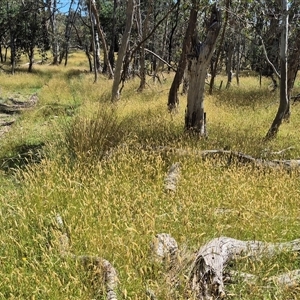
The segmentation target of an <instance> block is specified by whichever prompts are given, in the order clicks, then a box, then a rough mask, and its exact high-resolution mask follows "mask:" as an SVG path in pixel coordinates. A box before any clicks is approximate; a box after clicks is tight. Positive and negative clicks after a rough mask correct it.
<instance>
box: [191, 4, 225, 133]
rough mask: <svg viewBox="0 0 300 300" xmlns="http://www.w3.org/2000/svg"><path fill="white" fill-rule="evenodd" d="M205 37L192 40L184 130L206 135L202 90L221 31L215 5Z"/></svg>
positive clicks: (218, 12)
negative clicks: (200, 40)
mask: <svg viewBox="0 0 300 300" xmlns="http://www.w3.org/2000/svg"><path fill="white" fill-rule="evenodd" d="M207 26H208V28H207V37H206V39H205V41H204V43H201V42H199V41H197V40H196V39H195V38H193V39H192V53H191V54H190V72H189V74H190V75H189V78H190V85H189V91H188V97H187V108H186V114H185V129H186V130H191V131H193V132H197V133H198V134H200V135H201V136H205V135H206V124H205V112H204V88H205V78H206V72H207V68H208V65H209V63H210V60H211V57H212V55H213V52H214V49H215V46H216V41H217V38H218V35H219V32H220V29H221V11H220V10H219V9H218V8H217V6H216V5H214V6H213V7H212V11H211V17H210V22H209V24H208V25H207Z"/></svg>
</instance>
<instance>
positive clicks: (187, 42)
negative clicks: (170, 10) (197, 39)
mask: <svg viewBox="0 0 300 300" xmlns="http://www.w3.org/2000/svg"><path fill="white" fill-rule="evenodd" d="M197 14H198V8H197V5H196V2H195V1H194V2H193V6H192V8H191V11H190V16H189V23H188V27H187V29H186V32H185V36H184V39H183V44H182V51H181V55H180V60H179V64H178V68H177V72H176V74H175V76H174V79H173V82H172V85H171V88H170V91H169V96H168V108H169V110H170V111H173V110H175V109H176V108H177V106H178V105H179V99H178V89H179V86H180V84H181V82H182V79H183V75H184V72H185V69H186V65H187V53H188V50H189V49H190V47H191V37H192V36H193V35H194V31H195V28H196V23H197Z"/></svg>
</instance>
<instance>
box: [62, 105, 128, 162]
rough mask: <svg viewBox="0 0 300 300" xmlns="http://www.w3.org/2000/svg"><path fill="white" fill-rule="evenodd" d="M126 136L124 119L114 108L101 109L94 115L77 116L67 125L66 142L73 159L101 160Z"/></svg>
mask: <svg viewBox="0 0 300 300" xmlns="http://www.w3.org/2000/svg"><path fill="white" fill-rule="evenodd" d="M125 136H126V127H125V126H124V121H121V120H119V118H118V116H117V114H116V112H115V111H114V109H112V108H104V109H99V110H98V111H97V112H96V113H95V114H93V115H92V116H81V115H78V116H76V117H75V118H74V119H73V120H71V121H70V122H69V123H67V124H66V125H65V136H64V143H65V147H66V150H67V154H68V155H69V156H70V158H72V159H77V160H79V161H85V162H88V161H90V162H92V161H100V160H102V159H103V158H104V156H106V155H108V154H109V150H111V149H112V148H114V147H116V146H117V145H119V144H120V143H121V142H122V140H124V137H125Z"/></svg>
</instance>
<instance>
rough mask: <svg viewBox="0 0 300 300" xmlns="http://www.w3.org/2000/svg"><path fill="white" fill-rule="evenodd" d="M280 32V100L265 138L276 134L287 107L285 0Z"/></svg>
mask: <svg viewBox="0 0 300 300" xmlns="http://www.w3.org/2000/svg"><path fill="white" fill-rule="evenodd" d="M281 13H282V32H281V45H280V102H279V107H278V111H277V114H276V116H275V119H274V121H273V123H272V125H271V127H270V129H269V131H268V132H267V135H266V137H265V139H266V140H269V139H272V138H274V137H275V136H276V134H277V132H278V130H279V126H280V125H281V123H282V120H283V119H284V116H285V114H286V112H287V110H288V108H289V97H288V89H287V57H288V54H287V53H288V31H289V29H288V26H289V15H288V3H287V0H282V9H281Z"/></svg>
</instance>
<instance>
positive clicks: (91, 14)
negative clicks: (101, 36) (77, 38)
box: [89, 0, 98, 83]
mask: <svg viewBox="0 0 300 300" xmlns="http://www.w3.org/2000/svg"><path fill="white" fill-rule="evenodd" d="M89 4H90V5H89V15H90V23H91V29H92V48H93V59H94V83H95V82H97V80H98V69H97V48H96V47H97V46H96V41H95V26H94V23H95V21H94V16H93V13H92V0H90V3H89Z"/></svg>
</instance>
